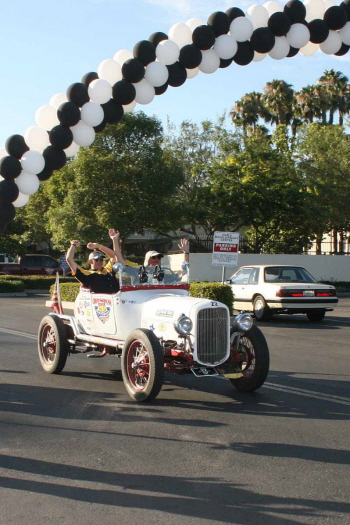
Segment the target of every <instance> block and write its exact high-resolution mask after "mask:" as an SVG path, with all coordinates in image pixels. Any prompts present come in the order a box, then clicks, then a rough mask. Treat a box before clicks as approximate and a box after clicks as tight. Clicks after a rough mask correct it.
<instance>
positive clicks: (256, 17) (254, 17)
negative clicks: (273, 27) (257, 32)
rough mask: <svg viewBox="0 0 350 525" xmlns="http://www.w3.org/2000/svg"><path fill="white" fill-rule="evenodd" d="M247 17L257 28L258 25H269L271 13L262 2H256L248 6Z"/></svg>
mask: <svg viewBox="0 0 350 525" xmlns="http://www.w3.org/2000/svg"><path fill="white" fill-rule="evenodd" d="M246 18H248V19H249V20H250V21H251V22H252V24H253V26H254V29H256V28H257V27H264V26H267V22H268V19H269V13H268V12H267V10H266V9H265V7H264V6H262V5H260V4H254V5H251V6H250V7H248V9H247V17H246Z"/></svg>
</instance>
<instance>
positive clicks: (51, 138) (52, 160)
mask: <svg viewBox="0 0 350 525" xmlns="http://www.w3.org/2000/svg"><path fill="white" fill-rule="evenodd" d="M319 49H320V50H321V51H322V52H323V53H326V54H329V55H331V54H334V55H338V56H339V55H344V54H346V53H347V52H348V50H349V49H350V0H344V1H343V2H342V3H341V4H340V5H339V6H337V5H335V3H334V1H333V0H305V3H303V2H301V1H300V0H290V1H288V2H287V3H286V5H285V6H284V7H282V6H281V5H280V4H279V3H278V2H275V1H268V2H266V3H265V4H264V5H260V4H255V5H252V6H251V7H249V8H248V9H247V13H246V14H245V13H244V12H243V11H242V10H241V9H239V8H238V7H232V8H230V9H228V10H227V11H226V12H225V13H224V12H222V11H217V12H215V13H213V14H212V15H210V17H209V18H208V21H207V23H205V22H204V21H203V20H200V19H197V18H191V19H190V20H188V21H187V22H186V23H178V24H174V25H173V26H172V27H171V28H170V30H169V34H168V35H166V34H165V33H162V32H157V33H153V34H152V35H151V36H150V37H149V39H148V40H141V41H140V42H138V43H137V44H136V45H135V46H134V49H133V52H131V51H127V50H120V51H118V52H117V53H116V54H115V55H114V57H113V59H106V60H103V62H101V64H100V65H99V66H98V70H97V73H95V72H90V73H87V74H86V75H84V77H83V78H82V80H81V82H77V83H74V84H72V85H70V86H69V87H68V89H67V92H66V94H62V93H59V94H56V95H54V96H53V97H52V98H51V100H50V102H49V104H48V105H44V106H41V107H40V108H39V109H38V110H37V111H36V114H35V120H36V123H37V125H35V126H31V127H29V128H28V129H27V130H26V131H25V133H24V135H23V136H22V135H12V136H11V137H9V138H8V139H7V141H6V145H5V148H2V149H1V150H0V179H1V180H0V232H2V233H3V232H4V231H5V229H6V225H7V224H8V223H9V222H11V221H12V220H13V219H14V217H15V214H16V207H21V206H24V205H25V204H26V203H27V202H28V200H29V196H30V195H31V194H33V193H35V192H36V191H37V190H38V188H39V184H40V182H42V181H45V180H47V179H49V177H51V175H52V173H53V172H54V171H55V170H59V169H61V168H62V167H63V166H64V165H65V163H66V161H67V158H69V157H73V156H74V155H76V154H77V152H78V150H79V148H80V147H84V146H90V145H91V144H92V143H93V142H94V139H95V134H96V133H98V132H100V131H102V130H103V129H104V128H105V126H106V125H107V124H108V123H117V122H119V121H120V120H121V119H122V118H123V115H124V113H128V112H130V111H132V110H133V109H134V107H135V106H136V104H149V103H150V102H151V101H152V100H153V98H154V97H155V96H156V95H162V94H163V93H165V91H166V90H167V88H168V86H172V87H179V86H181V85H182V84H184V82H185V81H186V80H187V79H191V78H193V77H194V76H196V74H197V73H198V72H199V71H202V72H203V73H207V74H209V73H214V72H215V71H216V70H217V69H218V68H225V67H228V66H229V65H230V64H231V63H232V62H234V63H236V64H238V65H240V66H245V65H248V64H249V63H250V62H252V61H253V62H254V61H255V62H258V61H260V60H263V59H264V58H265V57H266V56H267V55H269V56H270V57H272V58H273V59H275V60H281V59H282V58H285V57H293V56H295V55H296V54H297V53H299V52H300V53H302V54H303V55H313V54H314V53H316V51H318V50H319Z"/></svg>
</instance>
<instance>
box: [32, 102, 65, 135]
mask: <svg viewBox="0 0 350 525" xmlns="http://www.w3.org/2000/svg"><path fill="white" fill-rule="evenodd" d="M35 122H36V123H37V124H38V126H40V127H41V128H43V129H46V130H47V131H50V130H51V129H52V128H53V127H54V126H57V125H58V124H59V123H60V121H59V120H58V117H57V109H55V108H54V107H52V106H40V108H38V109H37V110H36V113H35Z"/></svg>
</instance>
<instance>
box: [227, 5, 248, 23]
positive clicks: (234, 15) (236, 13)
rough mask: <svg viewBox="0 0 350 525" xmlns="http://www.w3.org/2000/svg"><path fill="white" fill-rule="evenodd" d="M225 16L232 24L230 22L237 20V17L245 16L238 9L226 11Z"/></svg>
mask: <svg viewBox="0 0 350 525" xmlns="http://www.w3.org/2000/svg"><path fill="white" fill-rule="evenodd" d="M226 14H227V16H228V18H229V20H230V22H232V20H234V19H235V18H238V17H239V16H245V15H244V12H243V11H242V9H240V8H239V7H230V9H227V11H226Z"/></svg>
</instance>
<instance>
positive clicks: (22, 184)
mask: <svg viewBox="0 0 350 525" xmlns="http://www.w3.org/2000/svg"><path fill="white" fill-rule="evenodd" d="M15 182H16V184H17V186H18V189H19V191H20V192H21V193H23V194H24V195H32V194H33V193H35V192H36V191H38V189H39V185H40V181H39V179H38V177H37V176H36V175H33V174H31V173H27V172H26V171H22V172H21V174H20V175H19V177H17V178H16V181H15Z"/></svg>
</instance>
